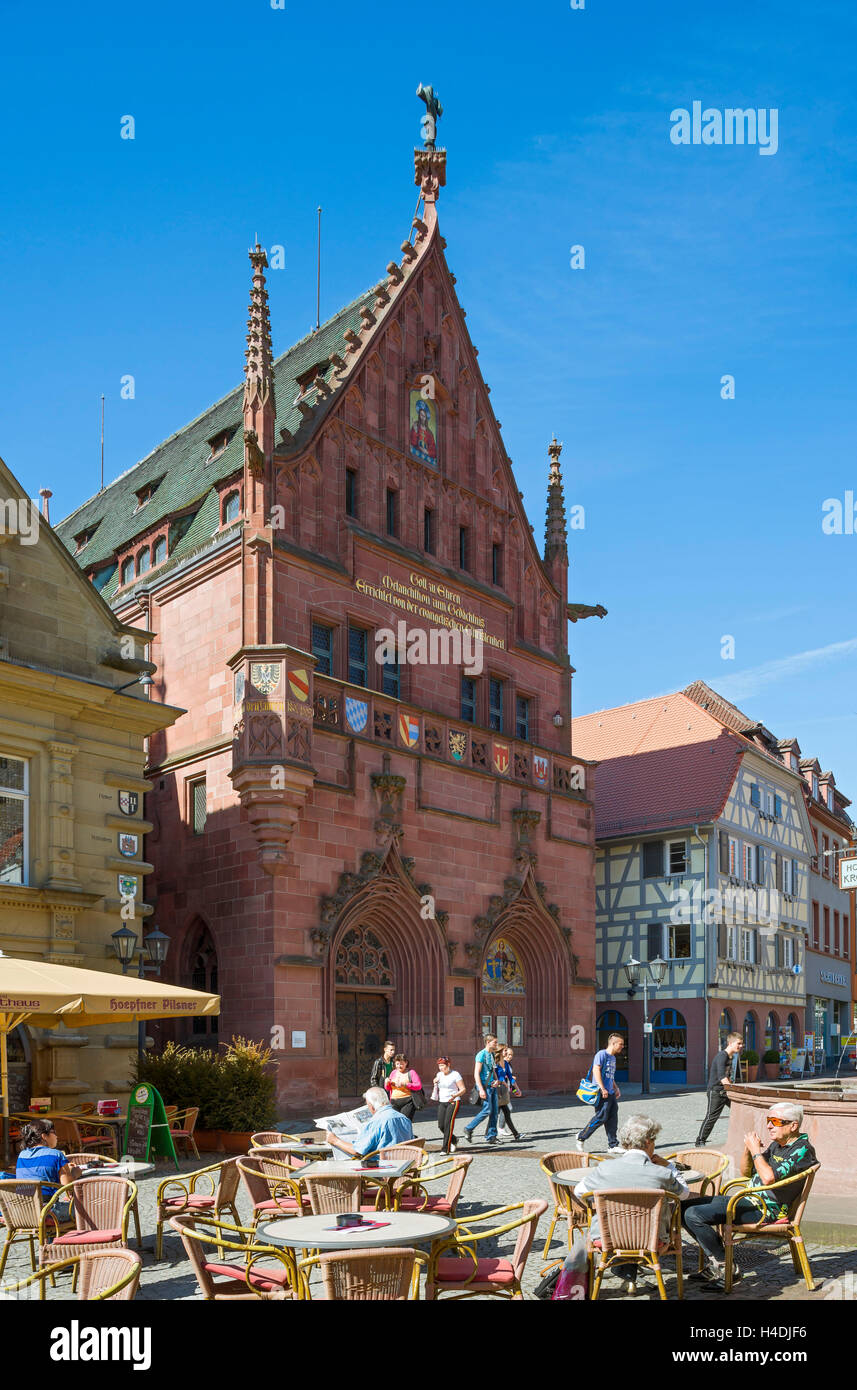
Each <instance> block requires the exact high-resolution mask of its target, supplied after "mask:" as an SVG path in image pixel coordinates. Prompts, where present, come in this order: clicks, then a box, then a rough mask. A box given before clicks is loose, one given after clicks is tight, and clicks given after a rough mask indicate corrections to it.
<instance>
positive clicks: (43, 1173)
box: [15, 1120, 80, 1221]
mask: <svg viewBox="0 0 857 1390" xmlns="http://www.w3.org/2000/svg"><path fill="white" fill-rule="evenodd" d="M79 1171H80V1170H79V1169H78V1168H76V1167H75V1166H74V1164H73V1163H68V1162H67V1160H66V1156H65V1154H64V1153H63V1152H62V1151H61V1150H60V1149H58V1148H57V1135H56V1130H55V1129H54V1127H53V1125H52V1124H51V1122H50V1120H29V1121H28V1122H27V1123H26V1124H24V1125H22V1126H21V1151H20V1153H19V1154H18V1162H17V1165H16V1167H15V1177H16V1178H37V1179H40V1180H41V1181H42V1184H43V1186H42V1201H43V1202H47V1201H49V1200H50V1198H51V1197H52V1196H53V1194H54V1192H55V1191H56V1189H57V1188H58V1187H61V1186H63V1184H65V1183H68V1182H73V1181H74V1179H75V1178H76V1177H77V1176H78V1173H79ZM52 1210H53V1214H54V1215H55V1216H56V1218H57V1220H58V1221H67V1220H68V1217H69V1205H68V1203H67V1202H59V1203H57V1205H56V1206H55V1207H53V1208H52Z"/></svg>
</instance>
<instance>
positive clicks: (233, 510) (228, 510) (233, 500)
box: [220, 490, 241, 526]
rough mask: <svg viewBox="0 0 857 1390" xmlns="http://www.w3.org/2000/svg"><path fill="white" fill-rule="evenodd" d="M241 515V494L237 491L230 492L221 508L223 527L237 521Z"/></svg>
mask: <svg viewBox="0 0 857 1390" xmlns="http://www.w3.org/2000/svg"><path fill="white" fill-rule="evenodd" d="M240 515H241V494H240V492H238V491H237V490H236V491H235V492H228V493H227V494H226V496H225V497H224V499H223V502H222V504H221V508H220V516H221V525H223V526H228V525H229V523H230V521H237V520H238V518H239V516H240Z"/></svg>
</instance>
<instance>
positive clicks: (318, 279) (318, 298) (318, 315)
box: [315, 208, 321, 333]
mask: <svg viewBox="0 0 857 1390" xmlns="http://www.w3.org/2000/svg"><path fill="white" fill-rule="evenodd" d="M320 327H321V208H319V209H318V258H317V264H316V276H315V331H316V333H317V332H318V330H319V328H320Z"/></svg>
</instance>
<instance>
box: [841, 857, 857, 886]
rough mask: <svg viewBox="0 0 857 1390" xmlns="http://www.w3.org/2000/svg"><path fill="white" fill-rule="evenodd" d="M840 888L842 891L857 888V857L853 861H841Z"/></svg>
mask: <svg viewBox="0 0 857 1390" xmlns="http://www.w3.org/2000/svg"><path fill="white" fill-rule="evenodd" d="M839 887H840V888H842V889H848V888H857V855H855V856H854V857H853V858H851V859H840V861H839Z"/></svg>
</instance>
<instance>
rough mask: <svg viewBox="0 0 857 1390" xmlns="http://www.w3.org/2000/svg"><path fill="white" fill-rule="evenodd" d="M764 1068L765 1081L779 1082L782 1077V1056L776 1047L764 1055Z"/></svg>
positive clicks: (769, 1049) (770, 1048)
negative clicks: (780, 1076)
mask: <svg viewBox="0 0 857 1390" xmlns="http://www.w3.org/2000/svg"><path fill="white" fill-rule="evenodd" d="M762 1066H763V1067H764V1068H765V1080H766V1081H777V1080H778V1079H779V1075H780V1054H779V1052H778V1051H777V1049H776V1048H775V1047H769V1048H768V1049H767V1051H766V1052H763V1053H762Z"/></svg>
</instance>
